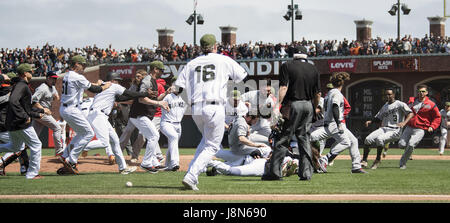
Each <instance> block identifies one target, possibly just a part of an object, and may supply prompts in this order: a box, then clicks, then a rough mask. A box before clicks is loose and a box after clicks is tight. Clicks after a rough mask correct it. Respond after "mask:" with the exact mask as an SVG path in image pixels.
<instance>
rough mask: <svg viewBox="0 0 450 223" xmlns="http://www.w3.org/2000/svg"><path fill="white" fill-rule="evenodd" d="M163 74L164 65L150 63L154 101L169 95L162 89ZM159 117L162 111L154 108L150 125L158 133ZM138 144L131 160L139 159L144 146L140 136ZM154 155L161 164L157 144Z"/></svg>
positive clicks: (168, 92) (156, 62)
mask: <svg viewBox="0 0 450 223" xmlns="http://www.w3.org/2000/svg"><path fill="white" fill-rule="evenodd" d="M163 72H164V64H163V63H162V62H161V61H153V62H151V63H150V74H149V76H151V77H152V78H153V79H154V80H156V84H157V95H158V97H157V98H156V100H158V101H161V100H162V99H163V98H164V97H165V96H167V95H168V94H170V91H166V90H165V89H164V85H165V83H166V82H165V81H164V79H161V75H162V74H163ZM161 115H162V111H161V108H160V107H157V108H156V112H155V114H154V115H153V118H152V123H153V125H154V126H155V128H156V130H157V131H158V133H159V131H160V124H161ZM138 142H139V143H141V145H137V147H133V154H134V155H133V158H135V159H138V158H139V154H140V153H141V148H142V146H143V145H144V143H145V141H144V140H143V137H142V135H140V136H139V140H138ZM155 155H156V157H157V159H158V161H159V162H162V161H163V159H164V156H163V155H162V152H161V148H160V147H159V143H157V144H156V147H155Z"/></svg>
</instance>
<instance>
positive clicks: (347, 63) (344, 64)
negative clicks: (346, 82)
mask: <svg viewBox="0 0 450 223" xmlns="http://www.w3.org/2000/svg"><path fill="white" fill-rule="evenodd" d="M357 62H358V60H356V59H340V60H328V68H329V70H330V73H333V72H340V71H345V72H349V73H354V72H355V71H356V65H357Z"/></svg>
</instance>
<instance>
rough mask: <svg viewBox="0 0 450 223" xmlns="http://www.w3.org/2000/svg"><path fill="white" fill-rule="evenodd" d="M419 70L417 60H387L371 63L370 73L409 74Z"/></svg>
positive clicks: (376, 60)
mask: <svg viewBox="0 0 450 223" xmlns="http://www.w3.org/2000/svg"><path fill="white" fill-rule="evenodd" d="M419 70H420V63H419V58H389V59H373V60H372V61H371V71H372V72H411V71H419Z"/></svg>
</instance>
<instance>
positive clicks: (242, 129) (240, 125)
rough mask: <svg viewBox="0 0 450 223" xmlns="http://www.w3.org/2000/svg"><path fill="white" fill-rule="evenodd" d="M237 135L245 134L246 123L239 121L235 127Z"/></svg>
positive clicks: (246, 129) (246, 130)
mask: <svg viewBox="0 0 450 223" xmlns="http://www.w3.org/2000/svg"><path fill="white" fill-rule="evenodd" d="M236 133H237V136H238V137H239V136H247V133H248V127H247V125H246V124H244V123H242V122H239V123H238V125H237V129H236Z"/></svg>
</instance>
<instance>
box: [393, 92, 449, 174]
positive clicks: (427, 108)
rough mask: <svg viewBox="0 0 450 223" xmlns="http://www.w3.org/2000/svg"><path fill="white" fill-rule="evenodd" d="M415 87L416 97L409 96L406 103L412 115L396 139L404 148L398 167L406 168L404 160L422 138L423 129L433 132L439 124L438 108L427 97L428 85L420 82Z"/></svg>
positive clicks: (407, 158) (406, 160)
mask: <svg viewBox="0 0 450 223" xmlns="http://www.w3.org/2000/svg"><path fill="white" fill-rule="evenodd" d="M417 89H418V97H411V98H409V101H408V103H407V104H408V106H409V108H411V110H412V112H413V114H414V116H413V117H412V118H411V119H410V120H409V122H408V124H407V126H406V128H405V130H404V131H403V133H402V135H401V137H400V140H399V141H398V145H399V147H400V148H402V149H405V152H404V153H403V155H402V157H401V159H400V164H399V165H400V169H406V162H408V160H409V158H410V156H411V154H412V152H413V151H414V148H415V147H416V146H417V145H418V144H419V142H420V141H421V140H422V138H423V136H424V135H425V131H428V132H433V131H434V130H436V129H437V128H438V127H439V125H440V124H441V114H440V113H439V109H438V108H437V106H436V104H435V103H434V102H433V101H431V100H430V99H429V98H428V97H427V95H428V87H427V86H426V85H423V84H421V85H419V86H418V88H417Z"/></svg>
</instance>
